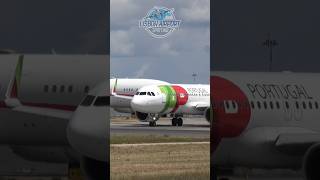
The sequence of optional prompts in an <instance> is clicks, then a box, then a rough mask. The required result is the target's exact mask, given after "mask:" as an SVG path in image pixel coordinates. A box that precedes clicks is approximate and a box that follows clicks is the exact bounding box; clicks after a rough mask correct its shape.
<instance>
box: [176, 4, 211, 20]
mask: <svg viewBox="0 0 320 180" xmlns="http://www.w3.org/2000/svg"><path fill="white" fill-rule="evenodd" d="M188 2H189V3H188V6H187V7H183V8H181V9H180V14H181V15H182V19H183V20H185V21H187V22H198V23H199V22H200V23H203V22H208V23H209V21H210V5H209V4H210V1H209V0H193V1H188Z"/></svg>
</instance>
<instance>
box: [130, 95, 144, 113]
mask: <svg viewBox="0 0 320 180" xmlns="http://www.w3.org/2000/svg"><path fill="white" fill-rule="evenodd" d="M131 107H132V109H133V110H134V111H139V112H144V110H145V109H144V108H145V103H144V100H143V99H141V98H138V97H134V98H133V99H132V100H131Z"/></svg>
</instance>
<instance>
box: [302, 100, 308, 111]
mask: <svg viewBox="0 0 320 180" xmlns="http://www.w3.org/2000/svg"><path fill="white" fill-rule="evenodd" d="M302 107H303V109H306V107H307V106H306V103H305V102H304V101H303V102H302Z"/></svg>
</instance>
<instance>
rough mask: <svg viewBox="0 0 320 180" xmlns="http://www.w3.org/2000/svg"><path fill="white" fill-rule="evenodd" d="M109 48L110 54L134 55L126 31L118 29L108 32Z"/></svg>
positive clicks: (132, 45) (132, 46)
mask: <svg viewBox="0 0 320 180" xmlns="http://www.w3.org/2000/svg"><path fill="white" fill-rule="evenodd" d="M110 48H111V52H110V53H111V55H112V56H131V55H134V44H133V42H132V41H131V40H130V35H129V34H128V32H127V31H123V30H118V31H111V32H110Z"/></svg>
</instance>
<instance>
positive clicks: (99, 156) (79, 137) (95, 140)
mask: <svg viewBox="0 0 320 180" xmlns="http://www.w3.org/2000/svg"><path fill="white" fill-rule="evenodd" d="M108 117H109V107H106V106H101V107H78V108H77V110H76V111H75V112H74V115H73V117H72V118H71V120H70V121H69V124H68V128H67V137H68V140H69V143H70V145H71V146H72V147H73V148H74V149H75V150H77V151H78V152H80V153H81V154H82V155H84V156H86V157H90V158H93V159H96V160H99V161H106V160H107V155H106V149H107V141H106V139H107V137H106V136H107V134H109V133H108V131H109V128H106V125H108V124H109V122H108Z"/></svg>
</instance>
